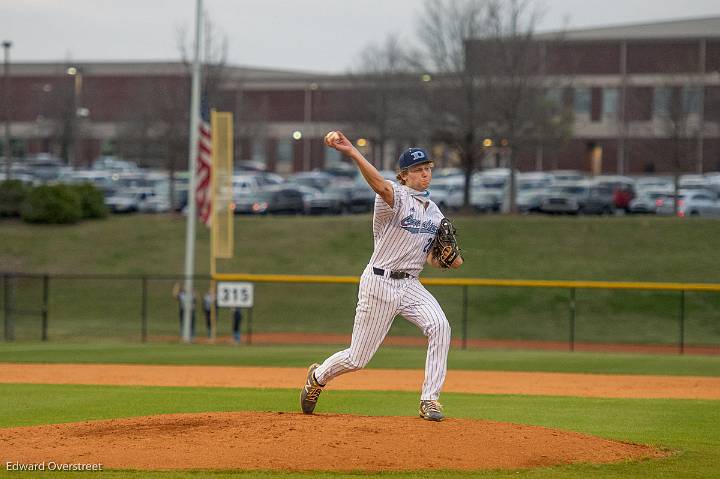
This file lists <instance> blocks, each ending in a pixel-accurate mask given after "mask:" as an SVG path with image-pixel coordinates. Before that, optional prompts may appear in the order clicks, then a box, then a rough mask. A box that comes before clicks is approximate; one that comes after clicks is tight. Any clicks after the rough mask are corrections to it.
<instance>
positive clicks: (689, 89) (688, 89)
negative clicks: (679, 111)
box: [682, 86, 700, 113]
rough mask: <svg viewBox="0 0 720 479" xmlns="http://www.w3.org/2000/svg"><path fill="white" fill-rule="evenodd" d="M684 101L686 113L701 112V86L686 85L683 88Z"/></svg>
mask: <svg viewBox="0 0 720 479" xmlns="http://www.w3.org/2000/svg"><path fill="white" fill-rule="evenodd" d="M682 102H683V111H684V112H685V113H700V88H699V87H696V86H684V87H683V88H682Z"/></svg>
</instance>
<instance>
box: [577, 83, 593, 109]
mask: <svg viewBox="0 0 720 479" xmlns="http://www.w3.org/2000/svg"><path fill="white" fill-rule="evenodd" d="M590 104H591V94H590V89H589V88H576V89H575V99H574V105H575V113H578V114H587V115H589V114H590Z"/></svg>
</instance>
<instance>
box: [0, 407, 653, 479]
mask: <svg viewBox="0 0 720 479" xmlns="http://www.w3.org/2000/svg"><path fill="white" fill-rule="evenodd" d="M410 438H412V439H410ZM0 444H2V445H3V446H2V448H3V449H5V448H7V449H6V451H1V450H0V452H1V453H2V454H1V455H2V460H3V461H6V460H10V461H13V462H18V463H20V464H38V463H48V462H49V461H53V462H55V463H58V464H75V463H100V464H102V465H103V468H106V469H116V468H119V469H141V470H147V469H151V470H154V469H244V470H258V469H265V470H268V469H269V470H284V471H307V470H323V471H368V472H370V471H408V470H411V471H412V470H437V469H450V470H475V469H501V468H502V469H508V468H511V469H515V468H530V467H541V466H552V465H559V464H571V463H578V462H589V463H608V462H616V461H624V460H630V459H641V458H656V457H661V456H663V455H665V454H664V453H663V452H662V451H659V450H657V449H654V448H651V447H648V446H642V445H636V444H627V443H622V442H617V441H609V440H605V439H601V438H597V437H592V436H587V435H583V434H578V433H575V432H567V431H558V430H553V429H547V428H542V427H536V426H525V425H519V424H508V423H498V422H491V421H478V420H466V419H448V420H446V421H443V422H441V423H431V422H428V421H423V420H422V419H420V418H417V417H366V416H349V415H333V414H321V415H314V416H307V415H303V414H300V413H291V414H288V413H255V412H239V413H212V414H171V415H161V416H150V417H139V418H132V419H115V420H109V421H90V422H81V423H73V424H61V425H48V426H33V427H22V428H13V429H0Z"/></svg>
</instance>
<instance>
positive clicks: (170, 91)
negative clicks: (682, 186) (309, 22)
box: [0, 17, 720, 173]
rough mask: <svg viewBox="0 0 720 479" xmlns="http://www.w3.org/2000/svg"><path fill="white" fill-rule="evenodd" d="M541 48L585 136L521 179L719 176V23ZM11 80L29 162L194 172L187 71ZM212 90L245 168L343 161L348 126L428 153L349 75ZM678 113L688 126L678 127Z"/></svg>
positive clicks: (392, 145) (54, 69)
mask: <svg viewBox="0 0 720 479" xmlns="http://www.w3.org/2000/svg"><path fill="white" fill-rule="evenodd" d="M536 43H537V47H538V52H539V54H540V55H542V58H543V59H544V60H545V67H544V72H543V73H544V75H546V76H547V77H548V78H549V79H552V84H553V85H554V86H555V88H554V91H552V92H549V94H552V95H556V96H557V97H558V98H559V99H560V100H561V101H562V102H563V103H564V104H565V105H566V106H567V107H569V108H572V110H573V111H574V127H573V133H572V137H571V138H570V140H569V141H568V142H567V143H565V144H563V145H562V146H561V147H557V148H554V149H551V148H544V147H542V146H539V147H536V148H535V149H534V150H532V151H530V150H525V151H521V152H518V160H519V161H518V163H517V164H518V166H519V167H520V168H521V169H522V170H532V169H555V168H576V169H581V170H586V171H588V170H591V169H593V168H594V169H595V170H596V171H603V172H613V173H614V172H621V173H638V172H667V171H672V170H673V169H674V168H675V167H676V162H677V161H678V158H679V159H680V160H679V161H680V168H681V169H682V170H683V171H688V172H691V171H713V170H715V171H717V170H720V17H713V18H701V19H695V20H682V21H672V22H662V23H653V24H647V25H630V26H619V27H608V28H599V29H586V30H577V31H570V32H565V33H564V34H563V35H562V40H560V39H559V37H558V35H557V34H555V33H546V34H541V35H538V36H537V37H536ZM466 45H467V65H468V68H469V69H470V70H471V71H472V69H473V68H474V65H476V64H477V62H479V61H482V42H480V41H473V40H470V41H468V42H467V44H466ZM10 67H11V69H10V77H9V81H8V85H9V88H8V92H7V94H8V96H9V97H10V98H11V101H10V102H9V104H10V106H9V110H8V111H7V114H9V117H10V118H11V130H12V137H13V148H14V150H15V152H16V155H17V156H20V155H26V154H33V153H40V152H51V153H54V154H55V155H57V156H61V157H63V158H67V160H68V161H69V162H70V163H72V164H75V165H77V166H82V165H89V164H90V163H91V162H92V161H93V160H94V159H95V158H97V157H98V156H99V155H101V154H102V153H116V154H120V155H121V156H123V157H126V158H130V159H136V160H139V161H140V162H142V163H144V164H148V165H155V166H162V167H167V166H168V164H169V163H172V167H174V168H178V169H180V168H183V167H184V165H185V162H186V157H187V153H186V152H187V142H188V140H187V131H186V130H187V125H188V119H187V118H188V106H189V91H190V75H189V69H188V67H187V66H186V65H184V64H182V63H179V62H178V63H157V62H153V63H149V62H146V63H88V62H76V63H72V64H69V63H13V64H11V66H10ZM208 78H209V79H210V80H209V83H208V94H209V97H210V100H211V104H212V105H213V106H215V107H217V108H218V109H219V110H225V111H232V112H234V113H235V118H236V145H235V156H236V160H238V161H244V160H245V161H254V162H258V163H263V164H265V165H266V167H267V168H268V169H269V170H273V171H279V172H291V171H299V170H308V169H313V168H318V167H323V166H326V165H329V164H331V163H333V162H336V161H340V158H339V157H338V156H337V155H336V154H334V153H335V152H333V151H330V150H328V149H327V148H324V147H323V145H322V137H323V135H324V134H325V132H327V131H328V130H329V129H332V128H337V127H338V126H340V127H342V128H344V129H346V130H347V131H348V132H349V133H350V134H351V135H352V136H353V137H358V136H368V137H369V138H370V140H371V141H369V143H368V146H367V147H366V148H367V154H368V156H369V157H370V158H371V159H373V160H374V161H375V162H376V164H378V165H380V166H382V167H390V166H391V165H392V164H393V162H394V161H393V160H394V158H396V154H397V152H398V150H400V149H401V148H403V147H404V146H407V144H409V143H415V142H417V141H420V140H422V138H410V137H409V138H407V140H404V141H395V142H393V141H386V142H383V143H382V144H378V142H374V141H372V139H373V133H372V128H369V127H366V126H365V127H364V126H363V125H367V122H366V120H367V118H366V116H367V112H366V111H364V110H363V108H362V105H363V104H364V103H367V102H368V101H369V99H368V98H366V97H365V94H366V88H365V87H364V86H363V84H362V82H363V80H358V79H356V78H354V77H352V76H350V75H322V74H316V73H306V72H294V71H279V70H263V69H253V68H241V67H233V66H229V67H225V68H224V69H223V71H222V74H221V75H216V76H215V77H213V75H212V73H211V74H210V75H209V76H208ZM0 98H3V95H0ZM675 100H678V101H679V102H680V104H681V106H682V108H681V111H680V113H681V115H680V116H681V117H680V118H673V120H675V121H673V122H669V121H668V117H670V116H673V115H671V111H674V110H673V108H671V105H672V104H673V102H674V101H675ZM678 122H680V123H681V125H680V126H681V128H680V127H678V126H677V123H678ZM669 123H674V124H676V125H675V126H676V128H675V129H672V128H670V127H669V126H668V124H669ZM701 126H702V127H701ZM425 146H428V147H430V146H432V145H425ZM446 157H447V158H449V160H448V161H452V159H453V156H452V155H448V156H446ZM381 158H382V159H383V160H381Z"/></svg>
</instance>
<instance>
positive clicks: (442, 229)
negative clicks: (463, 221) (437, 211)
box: [433, 218, 460, 268]
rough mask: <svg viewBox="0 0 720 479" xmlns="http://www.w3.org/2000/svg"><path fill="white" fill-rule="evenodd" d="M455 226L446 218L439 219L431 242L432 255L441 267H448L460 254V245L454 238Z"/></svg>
mask: <svg viewBox="0 0 720 479" xmlns="http://www.w3.org/2000/svg"><path fill="white" fill-rule="evenodd" d="M456 233H457V232H456V230H455V226H453V224H452V223H451V222H450V220H448V219H447V218H443V219H442V220H441V221H440V226H439V227H438V230H437V233H436V234H435V242H434V243H433V256H434V257H435V259H436V260H437V262H438V263H439V264H440V266H441V267H443V268H449V267H450V266H451V265H452V264H453V262H454V261H455V259H456V258H457V257H458V256H460V246H459V245H458V242H457V238H456Z"/></svg>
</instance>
